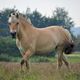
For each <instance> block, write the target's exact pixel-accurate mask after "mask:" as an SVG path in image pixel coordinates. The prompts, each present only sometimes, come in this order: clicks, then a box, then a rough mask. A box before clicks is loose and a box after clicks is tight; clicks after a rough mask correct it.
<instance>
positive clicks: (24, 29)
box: [17, 20, 34, 39]
mask: <svg viewBox="0 0 80 80" xmlns="http://www.w3.org/2000/svg"><path fill="white" fill-rule="evenodd" d="M33 31H34V30H33V27H32V25H31V24H29V23H28V22H27V21H24V20H20V21H19V25H18V29H17V37H18V39H21V38H22V37H23V36H24V35H25V34H26V37H28V36H30V34H32V32H33Z"/></svg>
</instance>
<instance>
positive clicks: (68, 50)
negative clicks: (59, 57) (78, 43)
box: [64, 42, 74, 54]
mask: <svg viewBox="0 0 80 80" xmlns="http://www.w3.org/2000/svg"><path fill="white" fill-rule="evenodd" d="M73 48H74V43H73V42H71V43H67V44H65V45H64V53H65V54H71V53H72V51H73Z"/></svg>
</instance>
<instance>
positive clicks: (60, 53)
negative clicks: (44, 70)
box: [57, 48, 63, 69]
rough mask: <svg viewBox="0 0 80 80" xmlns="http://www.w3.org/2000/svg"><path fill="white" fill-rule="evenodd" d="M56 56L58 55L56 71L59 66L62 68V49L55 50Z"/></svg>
mask: <svg viewBox="0 0 80 80" xmlns="http://www.w3.org/2000/svg"><path fill="white" fill-rule="evenodd" d="M57 54H58V64H57V68H58V69H60V68H61V66H62V64H63V63H62V55H63V53H62V49H61V48H59V49H58V50H57Z"/></svg>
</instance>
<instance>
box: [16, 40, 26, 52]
mask: <svg viewBox="0 0 80 80" xmlns="http://www.w3.org/2000/svg"><path fill="white" fill-rule="evenodd" d="M16 45H17V47H18V49H19V50H20V53H24V52H25V48H24V47H23V46H22V44H21V41H19V40H18V39H16Z"/></svg>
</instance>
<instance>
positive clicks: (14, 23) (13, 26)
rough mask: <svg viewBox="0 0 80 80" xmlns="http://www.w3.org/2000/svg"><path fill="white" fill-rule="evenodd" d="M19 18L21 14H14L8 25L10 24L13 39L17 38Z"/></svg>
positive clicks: (11, 15)
mask: <svg viewBox="0 0 80 80" xmlns="http://www.w3.org/2000/svg"><path fill="white" fill-rule="evenodd" d="M18 17H19V13H17V12H13V13H11V14H10V15H9V19H8V23H9V29H10V34H11V35H12V38H15V37H16V29H17V26H18Z"/></svg>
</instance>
